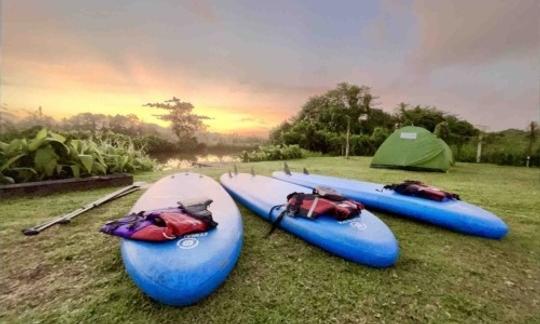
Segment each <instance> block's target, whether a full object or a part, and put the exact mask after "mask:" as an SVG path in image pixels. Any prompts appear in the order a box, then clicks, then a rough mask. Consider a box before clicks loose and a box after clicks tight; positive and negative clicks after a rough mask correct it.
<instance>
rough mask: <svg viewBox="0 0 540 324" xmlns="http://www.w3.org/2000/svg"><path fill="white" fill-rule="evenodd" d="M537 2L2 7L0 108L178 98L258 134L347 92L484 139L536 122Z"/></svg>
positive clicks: (218, 121) (22, 0) (135, 109)
mask: <svg viewBox="0 0 540 324" xmlns="http://www.w3.org/2000/svg"><path fill="white" fill-rule="evenodd" d="M539 17H540V1H535V0H530V1H529V0H520V1H497V0H486V1H479V0H475V1H463V0H458V1H428V0H425V1H422V0H418V1H323V0H321V1H311V0H310V1H290V0H289V1H286V0H284V1H215V2H211V1H206V0H205V1H201V0H193V1H174V0H170V1H133V0H130V1H118V0H115V1H101V0H99V1H98V0H92V1H73V0H65V1H59V0H57V1H47V0H40V1H37V0H36V1H26V0H4V1H1V22H0V28H1V39H0V45H1V47H0V73H1V74H0V78H1V90H0V102H1V103H2V104H4V105H6V106H7V107H8V109H10V110H12V111H15V112H18V113H21V112H23V111H25V110H35V109H36V108H37V107H38V106H42V107H43V110H44V112H45V113H46V114H48V115H52V116H54V117H56V118H61V117H65V116H70V115H73V114H76V113H79V112H86V111H90V112H95V113H105V114H116V113H119V114H128V113H135V114H137V115H138V116H139V117H141V118H142V119H144V120H145V121H148V122H155V121H156V120H155V119H154V117H152V113H155V111H152V110H151V109H150V108H145V107H142V105H143V104H144V103H146V102H155V101H161V100H164V99H168V98H170V97H172V96H177V97H179V98H181V99H183V100H186V101H189V102H191V103H193V104H194V105H195V107H196V112H197V113H199V114H205V115H209V116H212V117H213V119H212V120H210V121H209V122H208V124H209V126H210V127H209V129H210V130H212V131H218V132H225V133H230V132H238V133H245V134H261V135H262V134H266V133H267V132H268V130H269V129H270V128H272V127H274V126H276V125H277V124H278V123H279V122H281V121H282V120H284V119H286V118H288V117H290V116H292V115H294V114H295V112H297V111H298V110H299V109H300V107H301V105H302V104H303V102H305V101H306V99H307V98H308V97H309V96H312V95H315V94H319V93H321V92H324V91H325V90H327V89H330V88H332V87H333V86H335V84H337V83H339V82H342V81H347V82H351V83H356V84H359V85H368V86H370V87H372V90H373V93H374V94H375V95H377V96H379V97H380V98H379V99H378V103H379V107H380V108H383V109H384V110H386V111H389V112H391V111H393V109H394V107H395V106H396V105H397V104H398V103H399V102H401V101H404V102H407V103H411V104H422V105H435V106H437V107H438V108H440V109H442V110H444V111H448V112H451V113H454V114H458V115H460V116H461V117H464V118H466V119H468V120H469V121H471V122H472V123H474V124H480V125H486V126H488V127H489V129H490V130H500V129H504V128H510V127H514V128H525V126H526V124H527V122H529V121H531V120H538V119H539V115H540V112H539V110H540V107H539V105H540V104H539V92H540V90H539V89H540V88H539V87H540V79H539V77H540V62H539V61H540V44H539V43H540V18H539Z"/></svg>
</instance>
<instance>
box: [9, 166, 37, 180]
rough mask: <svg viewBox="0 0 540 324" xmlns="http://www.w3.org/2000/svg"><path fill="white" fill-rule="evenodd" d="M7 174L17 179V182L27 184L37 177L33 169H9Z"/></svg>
mask: <svg viewBox="0 0 540 324" xmlns="http://www.w3.org/2000/svg"><path fill="white" fill-rule="evenodd" d="M9 174H10V175H14V176H15V177H16V178H17V182H27V181H30V180H32V178H34V177H36V176H37V175H38V173H37V171H36V170H34V169H33V168H11V169H9Z"/></svg>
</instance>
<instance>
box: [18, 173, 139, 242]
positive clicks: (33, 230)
mask: <svg viewBox="0 0 540 324" xmlns="http://www.w3.org/2000/svg"><path fill="white" fill-rule="evenodd" d="M144 185H145V183H144V182H135V183H134V184H132V185H130V186H127V187H124V188H121V189H119V190H117V191H115V192H113V193H110V194H108V195H106V196H104V197H102V198H99V199H97V200H95V201H93V202H91V203H89V204H87V205H85V206H83V207H80V208H78V209H76V210H74V211H72V212H69V213H67V214H64V215H62V216H58V217H55V218H53V219H51V220H49V221H46V222H44V223H42V224H39V225H36V226H33V227H29V228H25V229H23V230H22V232H23V234H24V235H37V234H39V233H41V232H42V231H44V230H46V229H47V228H49V227H51V226H53V225H56V224H66V223H69V222H70V221H71V220H72V219H73V218H75V217H77V216H79V215H81V214H83V213H85V212H87V211H89V210H91V209H93V208H95V207H98V206H101V205H103V204H105V203H107V202H109V201H112V200H115V199H118V198H120V197H123V196H126V195H129V194H131V193H133V192H135V191H138V190H140V189H142V188H143V186H144Z"/></svg>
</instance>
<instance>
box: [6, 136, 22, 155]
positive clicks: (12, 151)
mask: <svg viewBox="0 0 540 324" xmlns="http://www.w3.org/2000/svg"><path fill="white" fill-rule="evenodd" d="M23 151H26V140H25V139H24V138H17V139H14V140H12V141H11V142H9V145H8V147H7V148H6V150H5V154H6V156H15V155H18V154H21V153H23Z"/></svg>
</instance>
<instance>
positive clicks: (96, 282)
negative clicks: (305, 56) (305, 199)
mask: <svg viewBox="0 0 540 324" xmlns="http://www.w3.org/2000/svg"><path fill="white" fill-rule="evenodd" d="M369 162H370V159H369V158H351V159H350V160H345V159H343V158H309V159H305V160H296V161H292V162H289V165H290V166H291V168H292V169H297V170H299V169H300V168H301V167H303V166H306V167H307V168H308V169H309V170H310V171H311V172H313V173H322V174H329V175H337V176H346V177H351V178H358V179H365V180H370V181H376V182H383V183H390V182H397V181H400V180H404V179H418V180H422V181H425V182H428V183H431V184H434V185H437V186H440V187H442V188H445V189H447V190H449V191H454V192H457V193H459V194H460V195H461V196H462V198H463V199H465V200H467V201H469V202H472V203H474V204H478V205H480V206H482V207H484V208H486V209H488V210H490V211H492V212H494V213H496V214H497V215H499V216H501V217H502V218H503V219H504V220H505V221H506V222H507V223H508V225H509V227H510V233H509V235H508V236H507V237H506V238H504V239H503V240H502V241H493V240H488V239H482V238H476V237H471V236H466V235H461V234H458V233H453V232H450V231H448V230H444V229H440V228H437V227H434V226H430V225H426V224H422V223H417V222H413V221H410V220H407V219H402V218H398V217H395V216H391V215H386V214H382V213H377V215H379V216H380V218H381V219H382V220H383V221H384V222H386V224H388V225H389V226H390V228H391V229H392V230H393V232H394V234H395V235H396V237H397V239H398V240H399V245H400V248H401V255H400V258H399V261H398V263H397V264H396V266H394V267H392V268H389V269H385V270H377V269H371V268H368V267H365V266H362V265H358V264H354V263H350V262H347V261H345V260H342V259H340V258H338V257H335V256H332V255H330V254H328V253H326V252H324V251H323V250H321V249H319V248H317V247H314V246H311V245H309V244H307V243H305V242H304V241H302V240H300V239H297V238H295V237H294V236H292V235H290V234H287V233H285V232H282V231H279V230H278V231H276V233H274V235H273V236H272V237H271V238H268V239H267V238H265V237H264V236H265V234H266V233H267V231H268V229H269V224H268V223H266V222H264V221H262V220H261V219H260V218H259V217H257V216H255V215H254V214H252V213H251V212H249V211H248V210H246V209H245V208H243V207H241V209H240V210H241V212H242V215H243V220H244V230H245V232H244V247H243V250H242V255H241V257H240V260H239V262H238V265H237V266H236V268H235V270H234V271H233V272H232V273H231V275H230V277H229V278H228V280H227V281H226V282H225V284H224V285H223V286H222V287H220V288H219V289H218V290H217V291H215V292H214V294H212V295H211V296H210V297H209V298H207V299H206V300H203V301H202V302H200V303H199V304H197V305H195V306H192V307H187V308H172V307H168V306H163V305H160V304H157V303H155V302H153V301H152V300H150V299H149V298H147V297H146V296H144V295H143V294H142V293H141V292H140V291H139V290H138V289H137V287H136V286H135V285H134V284H133V283H132V282H131V280H130V279H129V278H128V276H127V275H126V273H125V272H124V268H123V265H122V261H121V258H120V251H119V248H118V247H119V244H118V240H117V239H115V238H112V237H109V236H105V235H103V234H100V233H99V232H98V229H99V227H100V225H101V224H103V223H104V222H105V221H106V220H109V219H113V218H118V217H120V216H122V215H123V214H125V213H126V212H127V211H128V210H129V208H130V206H131V205H133V203H134V202H135V201H136V199H137V198H138V196H140V193H136V194H133V195H130V196H127V197H124V198H121V199H119V200H117V201H114V202H112V203H110V204H108V205H105V206H102V207H99V208H97V209H95V210H94V211H91V212H89V213H87V214H84V215H82V216H80V217H79V218H77V219H76V220H75V221H74V222H73V223H72V224H69V225H63V226H56V227H54V228H51V229H49V230H47V231H45V232H44V233H42V234H41V235H39V236H36V237H25V236H23V235H22V234H21V229H22V228H24V227H27V226H30V225H34V224H35V223H39V222H42V221H44V220H47V219H49V218H51V217H53V216H55V215H58V214H62V213H65V212H67V211H70V210H72V209H74V208H76V207H79V206H81V205H83V204H85V203H88V202H89V201H92V200H94V199H96V198H98V197H100V196H102V195H104V194H106V193H108V192H111V191H113V189H112V188H109V189H99V190H91V191H87V192H71V193H67V194H57V195H52V196H46V197H33V198H13V199H2V200H1V201H0V235H1V263H0V322H20V323H29V322H57V321H61V322H94V323H109V322H137V323H163V322H175V323H182V322H185V323H209V322H214V323H238V322H299V323H304V322H321V323H328V322H336V323H337V322H339V323H349V322H353V323H356V322H360V323H364V322H376V321H381V322H382V321H384V322H468V323H475V322H480V321H485V322H538V321H540V215H539V212H540V170H539V169H525V168H516V167H502V166H495V165H488V164H480V165H476V164H466V163H459V164H458V165H457V166H456V167H454V168H453V169H451V170H450V172H448V173H447V174H442V173H418V172H406V171H398V170H384V169H370V168H368V165H369ZM281 165H282V163H281V162H260V163H251V164H240V165H239V169H240V171H246V172H248V171H249V169H250V167H251V166H253V167H254V168H255V170H256V172H257V173H260V174H267V175H269V174H270V173H271V171H274V170H276V169H279V168H281ZM198 171H200V172H202V173H205V174H208V175H211V176H213V177H215V178H217V177H219V175H221V174H222V173H223V172H225V171H226V169H224V168H217V167H215V168H202V169H198ZM170 172H171V171H169V172H155V173H147V174H143V175H140V176H137V179H138V180H145V181H154V180H157V179H159V178H160V177H161V176H163V175H164V174H166V173H170Z"/></svg>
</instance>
